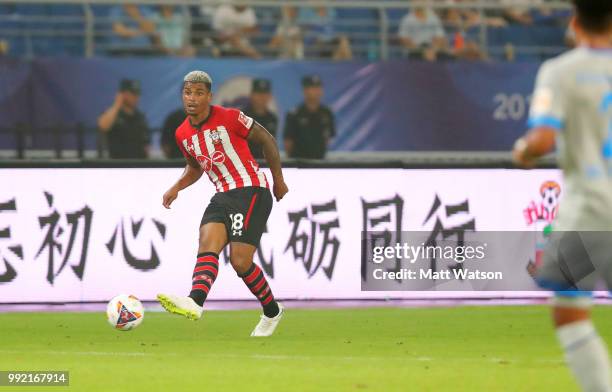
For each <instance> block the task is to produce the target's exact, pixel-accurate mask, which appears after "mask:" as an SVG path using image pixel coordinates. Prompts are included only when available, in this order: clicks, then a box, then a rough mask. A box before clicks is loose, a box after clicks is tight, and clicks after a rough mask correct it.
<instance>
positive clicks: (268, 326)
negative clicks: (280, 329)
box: [251, 303, 284, 336]
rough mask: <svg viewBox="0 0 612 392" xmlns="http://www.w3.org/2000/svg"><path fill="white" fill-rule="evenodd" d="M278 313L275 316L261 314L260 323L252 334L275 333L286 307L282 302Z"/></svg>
mask: <svg viewBox="0 0 612 392" xmlns="http://www.w3.org/2000/svg"><path fill="white" fill-rule="evenodd" d="M278 310H279V312H278V314H277V315H276V316H274V317H266V316H265V315H264V314H262V315H261V319H260V320H259V323H257V325H256V326H255V329H254V330H253V332H251V336H270V335H272V334H273V333H274V330H275V329H276V326H277V325H278V322H279V321H280V319H281V318H283V313H284V308H283V305H281V304H280V303H279V304H278Z"/></svg>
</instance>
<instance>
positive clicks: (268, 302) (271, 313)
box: [238, 263, 280, 317]
mask: <svg viewBox="0 0 612 392" xmlns="http://www.w3.org/2000/svg"><path fill="white" fill-rule="evenodd" d="M238 276H240V277H241V278H242V280H243V281H244V284H246V285H247V287H248V288H249V290H251V293H253V295H255V297H257V299H258V300H259V303H261V307H262V308H263V312H264V315H265V316H266V317H275V316H276V315H278V313H280V309H279V308H278V304H277V303H276V301H275V300H274V295H272V290H271V289H270V286H269V285H268V281H267V280H266V277H265V276H264V274H263V271H262V270H261V268H259V266H258V265H257V264H255V263H251V266H250V267H249V269H248V270H247V271H246V272H245V273H244V274H242V275H240V274H238Z"/></svg>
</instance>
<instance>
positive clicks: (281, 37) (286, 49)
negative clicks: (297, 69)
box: [268, 6, 304, 59]
mask: <svg viewBox="0 0 612 392" xmlns="http://www.w3.org/2000/svg"><path fill="white" fill-rule="evenodd" d="M297 16H298V11H297V8H295V7H291V6H284V7H283V8H282V17H281V20H280V22H279V23H278V26H277V28H276V33H275V34H274V37H272V40H271V41H270V43H269V44H268V48H270V49H273V50H276V51H278V55H279V57H281V58H288V59H303V58H304V40H303V37H302V29H301V28H300V25H299V24H298V21H297Z"/></svg>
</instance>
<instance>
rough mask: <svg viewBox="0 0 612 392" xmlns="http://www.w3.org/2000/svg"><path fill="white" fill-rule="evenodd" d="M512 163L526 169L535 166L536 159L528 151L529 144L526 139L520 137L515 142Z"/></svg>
mask: <svg viewBox="0 0 612 392" xmlns="http://www.w3.org/2000/svg"><path fill="white" fill-rule="evenodd" d="M512 163H514V164H515V165H516V166H518V167H522V168H524V169H531V168H532V167H534V166H535V164H536V160H535V159H534V158H532V157H530V156H529V154H528V153H527V145H526V142H525V140H524V139H519V140H517V141H516V143H515V144H514V149H513V150H512Z"/></svg>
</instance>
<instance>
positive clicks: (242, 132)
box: [229, 109, 255, 139]
mask: <svg viewBox="0 0 612 392" xmlns="http://www.w3.org/2000/svg"><path fill="white" fill-rule="evenodd" d="M254 123H255V121H254V120H253V119H252V118H251V117H249V116H247V115H246V114H244V113H243V112H242V111H241V110H238V109H229V125H230V127H231V128H232V129H231V131H233V132H234V133H236V134H237V135H238V136H240V137H241V138H243V139H246V138H247V136H249V132H250V131H251V128H252V127H253V124H254Z"/></svg>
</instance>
